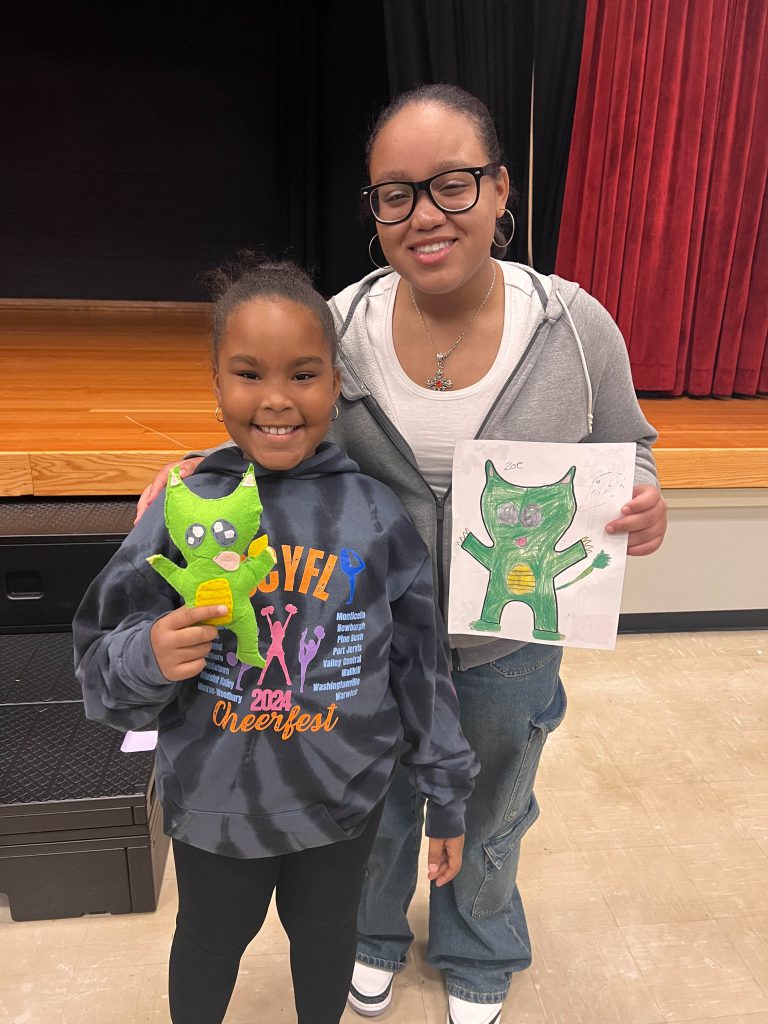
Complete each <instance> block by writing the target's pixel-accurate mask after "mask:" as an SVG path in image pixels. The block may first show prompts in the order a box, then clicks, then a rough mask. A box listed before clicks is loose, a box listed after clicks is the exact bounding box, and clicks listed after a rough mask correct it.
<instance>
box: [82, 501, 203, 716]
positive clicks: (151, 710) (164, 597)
mask: <svg viewBox="0 0 768 1024" xmlns="http://www.w3.org/2000/svg"><path fill="white" fill-rule="evenodd" d="M162 506H163V502H162V501H160V500H158V501H157V502H155V503H154V505H152V506H150V508H149V509H148V510H147V512H146V514H145V515H144V516H143V517H142V519H141V520H140V522H139V524H138V525H137V526H136V527H135V528H134V530H133V531H132V532H131V533H130V534H129V536H128V537H127V538H126V540H125V541H124V543H123V544H122V546H121V547H120V549H119V550H118V551H117V552H116V553H115V555H114V556H113V557H112V559H111V560H110V561H109V562H108V563H107V565H106V566H105V567H104V569H102V571H101V572H100V573H99V575H98V576H97V577H96V579H95V580H94V581H93V583H91V585H90V587H89V588H88V590H87V591H86V593H85V596H84V597H83V600H82V603H81V604H80V607H79V608H78V610H77V613H76V615H75V618H74V621H73V623H72V632H73V638H74V648H75V674H76V675H77V678H78V680H79V681H80V685H81V686H82V688H83V700H84V702H85V713H86V716H87V717H88V718H90V719H93V720H95V721H99V722H105V723H106V724H107V725H111V726H113V727H114V728H116V729H120V730H121V731H126V730H128V729H135V728H138V727H140V726H142V725H148V724H149V723H150V722H153V721H154V720H155V718H156V717H157V715H158V714H159V712H160V711H161V710H162V709H163V708H164V707H165V706H166V705H167V704H170V703H171V701H173V700H174V699H175V697H176V695H177V694H178V692H179V689H180V688H181V686H183V685H184V684H183V683H173V682H170V681H169V680H168V679H166V678H165V676H164V675H163V674H162V672H161V671H160V668H159V667H158V664H157V661H156V659H155V655H154V652H153V650H152V645H151V643H150V638H149V633H150V629H151V627H152V624H153V623H154V622H155V621H156V620H157V619H159V618H160V617H161V616H162V615H165V614H167V613H168V612H169V611H172V610H173V609H174V608H176V607H178V604H179V597H178V595H177V594H176V592H175V591H173V590H172V589H171V588H170V587H169V586H168V585H167V584H166V583H165V582H164V581H163V580H162V579H161V578H160V576H159V575H158V574H157V573H156V572H155V571H154V570H153V569H152V568H151V567H150V566H149V565H148V564H147V563H146V561H145V559H146V558H147V556H148V555H151V554H165V555H168V556H171V557H173V554H174V550H173V548H172V546H171V544H170V542H169V541H168V538H167V534H166V533H165V530H164V526H163V508H162Z"/></svg>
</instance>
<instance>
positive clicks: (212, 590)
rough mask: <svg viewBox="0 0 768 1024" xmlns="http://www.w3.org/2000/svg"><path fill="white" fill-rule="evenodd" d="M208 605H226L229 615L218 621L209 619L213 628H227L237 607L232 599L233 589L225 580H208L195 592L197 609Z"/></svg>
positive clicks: (217, 619) (221, 617)
mask: <svg viewBox="0 0 768 1024" xmlns="http://www.w3.org/2000/svg"><path fill="white" fill-rule="evenodd" d="M206 604H225V605H226V606H227V614H226V615H222V616H220V617H219V618H216V619H207V620H206V621H207V622H208V623H210V625H212V626H226V625H227V623H228V622H231V621H232V610H233V608H234V606H235V602H234V598H233V597H232V588H231V587H230V585H229V583H227V581H226V580H225V579H221V578H219V579H216V580H208V581H207V582H206V583H201V584H200V586H199V587H198V588H197V591H196V592H195V607H196V608H200V607H202V606H203V605H206Z"/></svg>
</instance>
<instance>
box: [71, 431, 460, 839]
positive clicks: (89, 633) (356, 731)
mask: <svg viewBox="0 0 768 1024" xmlns="http://www.w3.org/2000/svg"><path fill="white" fill-rule="evenodd" d="M247 468H248V462H247V461H245V460H244V458H243V455H242V453H241V452H240V450H239V449H238V448H225V449H222V450H220V451H217V452H215V453H214V454H212V455H211V456H209V458H208V459H206V460H205V462H204V463H203V464H202V465H201V466H200V468H199V470H198V472H196V473H195V475H194V476H193V477H191V478H190V479H189V480H188V481H187V483H188V486H189V487H190V489H191V490H193V491H194V492H196V493H198V494H200V495H201V496H203V497H205V498H215V497H220V496H222V495H225V494H228V493H230V492H231V491H232V490H234V488H235V487H237V486H238V484H239V483H240V481H241V479H242V476H243V474H244V473H245V471H246V470H247ZM255 470H256V476H257V482H258V487H259V492H260V497H261V501H262V504H263V506H264V511H263V513H262V518H261V526H260V530H259V533H260V534H267V536H268V538H269V544H270V545H271V546H272V547H273V548H274V549H275V552H276V554H277V563H276V565H275V566H274V569H273V571H272V572H271V573H270V574H269V575H268V576H267V577H266V579H264V581H263V582H262V583H261V584H260V586H259V589H258V590H257V591H256V593H255V594H254V596H253V599H252V600H253V605H254V610H255V613H256V620H257V622H258V625H259V644H260V651H261V654H262V655H263V656H264V658H265V659H266V665H265V667H264V668H263V669H261V668H255V667H250V666H245V665H243V664H241V663H240V662H238V661H237V658H236V656H235V649H236V640H235V636H234V634H232V633H231V632H229V631H228V630H226V629H220V630H219V635H218V639H217V641H215V642H214V645H213V649H212V651H211V653H210V655H209V657H208V659H207V663H206V667H205V669H204V670H203V671H202V672H201V673H200V675H199V676H196V677H194V678H192V679H189V680H185V681H184V682H180V683H173V682H169V681H168V680H167V679H166V678H165V677H164V676H163V675H162V673H161V671H160V669H159V668H158V665H157V662H156V660H155V657H154V654H153V651H152V647H151V644H150V628H151V626H152V624H153V622H155V620H156V619H157V618H159V617H160V616H161V615H164V614H166V613H167V612H168V611H170V610H172V609H173V608H175V607H178V605H179V603H180V598H179V597H178V595H177V594H176V592H175V591H174V590H172V589H171V588H170V587H169V586H168V585H167V584H166V583H165V582H164V580H162V579H161V578H160V577H159V576H158V574H157V573H156V572H155V571H154V570H153V569H152V568H151V567H150V566H149V565H148V563H147V561H146V559H147V556H148V555H151V554H154V553H160V554H165V555H166V556H167V557H168V558H170V559H172V560H173V561H175V562H177V563H179V564H183V559H182V557H181V555H180V554H179V552H178V551H177V550H176V548H175V547H174V545H173V543H172V542H171V540H170V538H169V536H168V532H167V529H166V526H165V523H164V519H163V502H162V501H156V502H154V504H153V505H151V506H150V508H149V509H148V511H147V512H146V513H145V515H144V516H143V517H142V519H141V520H140V522H139V523H138V524H137V526H136V527H135V528H134V530H133V531H132V532H131V533H130V535H129V536H128V537H127V538H126V540H125V542H124V543H123V545H122V547H121V548H120V550H119V551H118V552H117V553H116V554H115V556H114V557H113V558H112V560H111V561H110V562H109V564H108V565H107V566H106V567H105V568H104V570H103V571H102V572H101V574H100V575H99V576H98V577H97V578H96V580H95V581H94V582H93V583H92V584H91V586H90V588H89V589H88V591H87V593H86V595H85V597H84V599H83V602H82V604H81V606H80V608H79V610H78V613H77V616H76V618H75V621H74V624H73V631H74V640H75V663H76V669H77V675H78V678H79V679H80V682H81V683H82V687H83V693H84V698H85V708H86V714H87V715H88V717H89V718H92V719H96V720H98V721H102V722H106V723H108V724H109V725H112V726H114V727H116V728H118V729H122V730H125V729H132V728H136V727H139V726H142V725H146V724H148V723H151V722H153V721H154V720H155V719H157V720H158V726H159V733H160V735H159V741H158V748H157V779H158V788H159V793H160V798H161V801H162V805H163V810H164V814H165V828H166V831H167V832H168V833H169V834H170V835H172V836H175V837H176V838H177V839H180V840H182V841H184V842H187V843H191V844H192V845H193V846H197V847H200V848H202V849H205V850H210V851H212V852H215V853H220V854H225V855H228V856H233V857H262V856H272V855H275V854H281V853H288V852H291V851H294V850H301V849H306V848H309V847H314V846H322V845H325V844H327V843H333V842H337V841H338V840H343V839H346V838H352V837H354V836H356V835H358V834H359V833H360V832H361V831H362V829H363V827H364V824H365V821H366V818H367V816H368V814H369V813H370V811H371V810H372V808H373V807H374V806H375V805H376V804H377V803H378V801H379V800H381V798H382V796H383V795H384V793H385V791H386V789H387V786H388V784H389V780H390V777H391V775H392V771H393V769H394V765H395V762H396V760H397V758H398V757H399V756H400V755H401V754H402V755H403V756H402V759H403V761H404V762H405V763H406V764H407V765H408V766H409V768H410V772H411V776H412V779H413V783H414V785H415V787H416V788H417V789H419V790H420V791H421V792H422V793H423V794H424V795H425V796H426V797H427V798H428V804H427V823H426V830H427V834H428V835H430V836H438V837H448V836H456V835H460V834H462V833H463V831H464V807H465V803H466V799H467V797H468V795H469V793H470V791H471V789H472V785H473V784H472V778H473V776H474V775H475V774H476V772H477V763H476V760H475V758H474V755H473V753H472V751H471V750H470V748H469V746H468V745H467V742H466V740H465V738H464V736H463V734H462V732H461V729H460V726H459V719H458V707H457V703H456V697H455V693H454V690H453V686H452V683H451V681H450V676H449V672H448V661H447V656H446V652H447V646H446V641H445V635H444V629H443V625H442V620H441V619H440V616H439V613H438V612H437V611H436V606H435V600H434V595H433V586H432V567H431V563H430V558H429V554H428V552H427V548H426V547H425V545H424V543H423V542H422V541H421V539H420V538H419V535H418V534H417V532H416V530H415V528H414V527H413V525H412V523H411V521H410V519H409V518H408V516H407V514H406V512H405V510H404V508H403V506H402V505H401V503H400V501H399V500H398V498H396V497H395V495H394V494H393V493H392V491H390V490H389V488H387V487H386V486H384V485H383V484H381V483H379V482H378V481H376V480H373V479H371V478H370V477H366V476H363V475H362V474H361V473H360V472H359V471H358V467H357V464H356V463H354V462H353V461H352V460H351V459H349V458H348V457H347V456H346V455H344V454H343V453H342V452H341V451H340V449H339V448H337V447H336V445H333V444H330V443H324V444H322V445H321V446H320V448H319V449H318V451H317V452H316V453H315V454H314V455H313V456H312V457H311V458H309V459H307V460H306V461H304V462H303V463H301V464H300V465H298V466H296V467H295V468H294V469H292V470H289V471H287V472H272V471H270V470H267V469H264V468H263V467H260V466H258V465H256V466H255Z"/></svg>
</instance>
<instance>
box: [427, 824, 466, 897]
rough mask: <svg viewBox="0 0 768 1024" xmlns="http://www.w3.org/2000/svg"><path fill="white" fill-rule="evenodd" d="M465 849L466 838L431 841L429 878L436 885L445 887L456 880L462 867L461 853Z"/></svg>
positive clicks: (457, 837) (458, 837)
mask: <svg viewBox="0 0 768 1024" xmlns="http://www.w3.org/2000/svg"><path fill="white" fill-rule="evenodd" d="M463 849H464V836H456V837H455V838H454V839H430V840H429V870H428V871H427V877H428V878H429V880H430V882H434V883H435V885H445V883H446V882H450V881H451V879H452V878H455V877H456V875H458V873H459V868H460V867H461V851H462V850H463Z"/></svg>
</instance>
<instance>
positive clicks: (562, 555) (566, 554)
mask: <svg viewBox="0 0 768 1024" xmlns="http://www.w3.org/2000/svg"><path fill="white" fill-rule="evenodd" d="M585 540H586V541H587V542H588V538H586V537H585V538H584V540H577V541H576V543H575V544H571V546H570V547H569V548H566V549H565V551H557V552H556V553H555V560H554V568H555V575H557V574H558V573H560V572H563V571H564V570H565V569H568V568H569V567H570V566H572V565H575V564H576V563H577V562H580V561H581V560H582V559H583V558H586V557H587V555H588V554H589V549H588V548H587V546H586V544H585V543H584V541H585ZM590 548H591V545H590Z"/></svg>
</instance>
